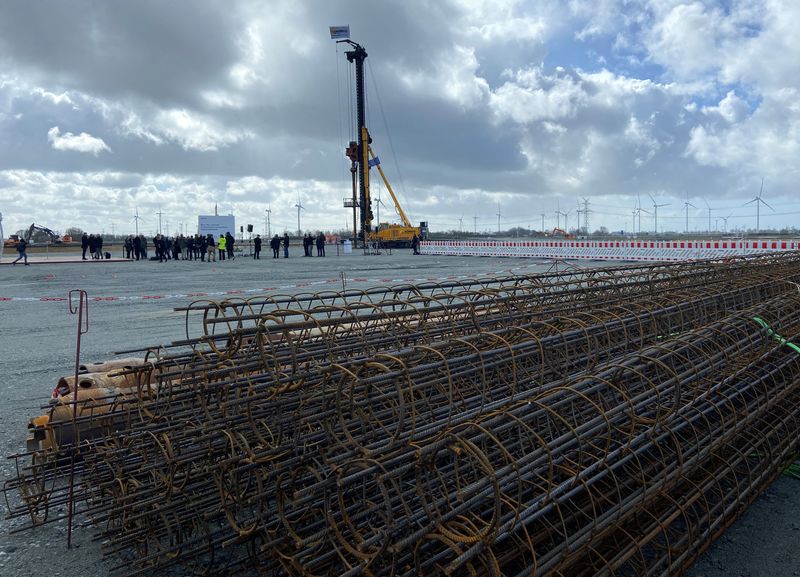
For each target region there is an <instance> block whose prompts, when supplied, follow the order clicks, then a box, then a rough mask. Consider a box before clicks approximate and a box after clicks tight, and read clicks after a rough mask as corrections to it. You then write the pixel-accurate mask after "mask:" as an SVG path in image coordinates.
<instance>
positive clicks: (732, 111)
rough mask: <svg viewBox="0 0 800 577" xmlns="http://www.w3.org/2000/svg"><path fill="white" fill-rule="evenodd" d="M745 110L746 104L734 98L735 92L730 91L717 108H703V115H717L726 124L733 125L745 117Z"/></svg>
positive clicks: (736, 97)
mask: <svg viewBox="0 0 800 577" xmlns="http://www.w3.org/2000/svg"><path fill="white" fill-rule="evenodd" d="M747 110H748V106H747V102H745V101H744V100H742V99H741V98H739V97H738V96H736V92H734V91H733V90H731V91H730V92H728V94H726V95H725V98H723V99H722V100H721V101H720V102H719V104H718V105H717V106H704V107H703V114H705V115H707V116H714V115H719V116H721V117H722V118H723V119H725V120H726V121H727V122H730V123H735V122H738V121H739V120H741V119H743V118H744V117H745V116H747Z"/></svg>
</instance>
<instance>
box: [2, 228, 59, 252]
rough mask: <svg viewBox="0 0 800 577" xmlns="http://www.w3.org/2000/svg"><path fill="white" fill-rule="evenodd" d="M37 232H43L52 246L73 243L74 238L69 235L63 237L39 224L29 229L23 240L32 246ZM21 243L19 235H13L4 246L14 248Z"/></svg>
mask: <svg viewBox="0 0 800 577" xmlns="http://www.w3.org/2000/svg"><path fill="white" fill-rule="evenodd" d="M36 231H39V232H43V233H44V234H45V235H47V237H48V238H49V239H50V242H51V243H52V244H64V243H69V242H72V237H71V236H69V235H65V236H61V235H60V234H58V233H56V232H54V231H52V230H50V229H49V228H47V227H46V226H39V225H38V224H36V223H33V224H31V225H30V226H29V227H28V230H26V231H25V234H24V235H23V238H24V239H25V242H26V243H28V244H30V242H31V238H32V237H33V233H34V232H36ZM19 241H20V238H19V235H17V234H12V235H11V236H10V237H9V238H7V239H6V241H5V242H4V243H3V245H4V246H6V247H10V248H14V247H16V246H17V245H18V244H19Z"/></svg>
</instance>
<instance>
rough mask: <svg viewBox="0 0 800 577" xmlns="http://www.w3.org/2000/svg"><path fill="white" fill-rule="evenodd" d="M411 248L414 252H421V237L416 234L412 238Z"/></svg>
mask: <svg viewBox="0 0 800 577" xmlns="http://www.w3.org/2000/svg"><path fill="white" fill-rule="evenodd" d="M411 248H412V249H413V251H414V254H419V237H418V236H417V235H416V234H414V236H413V237H412V238H411Z"/></svg>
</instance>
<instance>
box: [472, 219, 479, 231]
mask: <svg viewBox="0 0 800 577" xmlns="http://www.w3.org/2000/svg"><path fill="white" fill-rule="evenodd" d="M472 226H473V227H474V228H475V234H478V217H477V216H473V217H472Z"/></svg>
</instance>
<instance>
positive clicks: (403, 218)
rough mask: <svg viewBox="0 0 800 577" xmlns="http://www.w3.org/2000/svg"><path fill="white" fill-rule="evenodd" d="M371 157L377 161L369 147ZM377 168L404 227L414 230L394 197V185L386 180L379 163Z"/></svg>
mask: <svg viewBox="0 0 800 577" xmlns="http://www.w3.org/2000/svg"><path fill="white" fill-rule="evenodd" d="M369 155H370V156H371V157H372V160H376V156H375V152H373V150H372V147H371V146H370V147H369ZM375 166H376V168H377V169H378V173H379V174H380V175H381V178H382V179H383V184H385V185H386V189H387V190H388V191H389V196H391V197H392V202H394V207H395V209H396V210H397V214H398V215H399V216H400V220H402V221H403V226H405V227H408V228H412V227H411V221H410V220H408V217H407V216H406V213H405V211H404V210H403V207H401V206H400V203H399V202H398V201H397V197H396V196H395V195H394V190H392V185H391V184H389V181H388V180H387V179H386V175H385V174H384V173H383V169H382V168H381V165H380V163H377V164H376V165H375ZM378 224H380V223H378Z"/></svg>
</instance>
